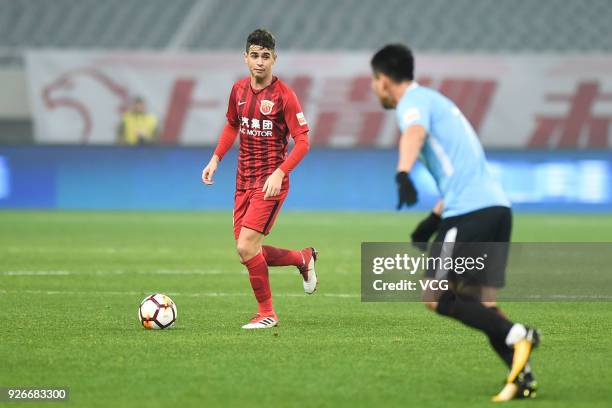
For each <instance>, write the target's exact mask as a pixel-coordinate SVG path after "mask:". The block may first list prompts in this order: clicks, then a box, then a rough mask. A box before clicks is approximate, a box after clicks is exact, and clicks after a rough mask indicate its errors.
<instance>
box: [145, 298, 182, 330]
mask: <svg viewBox="0 0 612 408" xmlns="http://www.w3.org/2000/svg"><path fill="white" fill-rule="evenodd" d="M176 317H177V314H176V305H175V304H174V302H173V301H172V299H170V298H169V297H168V296H166V295H162V294H161V293H155V294H153V295H151V296H147V297H146V298H144V300H143V301H142V302H141V303H140V307H139V308H138V319H139V320H140V323H142V325H143V326H144V328H145V329H168V328H170V327H172V326H174V322H176Z"/></svg>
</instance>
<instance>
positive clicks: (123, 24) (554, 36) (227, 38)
mask: <svg viewBox="0 0 612 408" xmlns="http://www.w3.org/2000/svg"><path fill="white" fill-rule="evenodd" d="M611 21H612V2H611V1H610V0H515V1H493V0H453V1H450V0H382V1H381V0H360V1H353V0H335V1H331V0H294V1H286V0H266V1H245V0H223V1H221V0H173V1H171V2H168V1H165V0H104V1H99V0H54V1H44V0H0V48H2V47H4V48H15V47H75V48H82V47H96V48H128V49H164V48H191V49H239V48H242V46H243V43H244V38H245V36H246V34H248V32H250V31H251V30H252V29H253V28H254V27H256V26H265V27H267V28H269V29H271V30H272V31H273V32H275V33H276V35H277V36H278V37H279V39H280V44H281V47H282V48H284V49H323V50H359V49H372V48H375V47H377V46H379V45H380V44H382V43H385V42H389V41H393V40H398V41H399V40H401V41H404V42H408V43H410V44H411V45H412V46H413V47H414V48H416V49H419V50H427V51H444V52H453V51H456V52H466V51H476V52H479V51H482V52H506V51H519V52H530V51H531V52H541V51H546V52H569V51H579V52H598V51H610V50H612V24H610V22H611ZM177 34H181V35H179V36H178V41H177Z"/></svg>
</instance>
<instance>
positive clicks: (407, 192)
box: [395, 171, 417, 210]
mask: <svg viewBox="0 0 612 408" xmlns="http://www.w3.org/2000/svg"><path fill="white" fill-rule="evenodd" d="M395 183H396V184H397V194H398V198H399V200H398V202H397V209H398V210H401V209H402V206H403V205H404V204H406V207H410V206H411V205H414V204H415V203H416V202H417V191H416V189H415V188H414V184H412V180H411V179H410V175H409V174H408V173H407V172H405V171H400V172H398V173H397V174H396V175H395Z"/></svg>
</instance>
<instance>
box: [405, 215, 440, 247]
mask: <svg viewBox="0 0 612 408" xmlns="http://www.w3.org/2000/svg"><path fill="white" fill-rule="evenodd" d="M439 226H440V216H439V215H438V214H435V213H433V212H432V213H431V214H429V215H428V216H427V218H425V219H424V220H423V221H421V222H420V223H419V225H417V226H416V228H415V229H414V231H412V235H410V237H411V238H412V245H414V246H415V247H417V248H418V249H420V250H421V251H426V250H427V242H428V241H429V238H431V236H432V235H433V234H434V233H435V232H436V231H437V230H438V227H439Z"/></svg>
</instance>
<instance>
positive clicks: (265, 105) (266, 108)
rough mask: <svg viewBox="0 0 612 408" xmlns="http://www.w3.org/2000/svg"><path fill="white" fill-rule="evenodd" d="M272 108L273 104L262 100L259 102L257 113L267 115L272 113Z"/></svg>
mask: <svg viewBox="0 0 612 408" xmlns="http://www.w3.org/2000/svg"><path fill="white" fill-rule="evenodd" d="M273 107H274V102H272V101H269V100H267V99H262V100H261V101H260V102H259V111H260V112H261V114H262V115H269V114H271V113H272V108H273Z"/></svg>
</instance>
